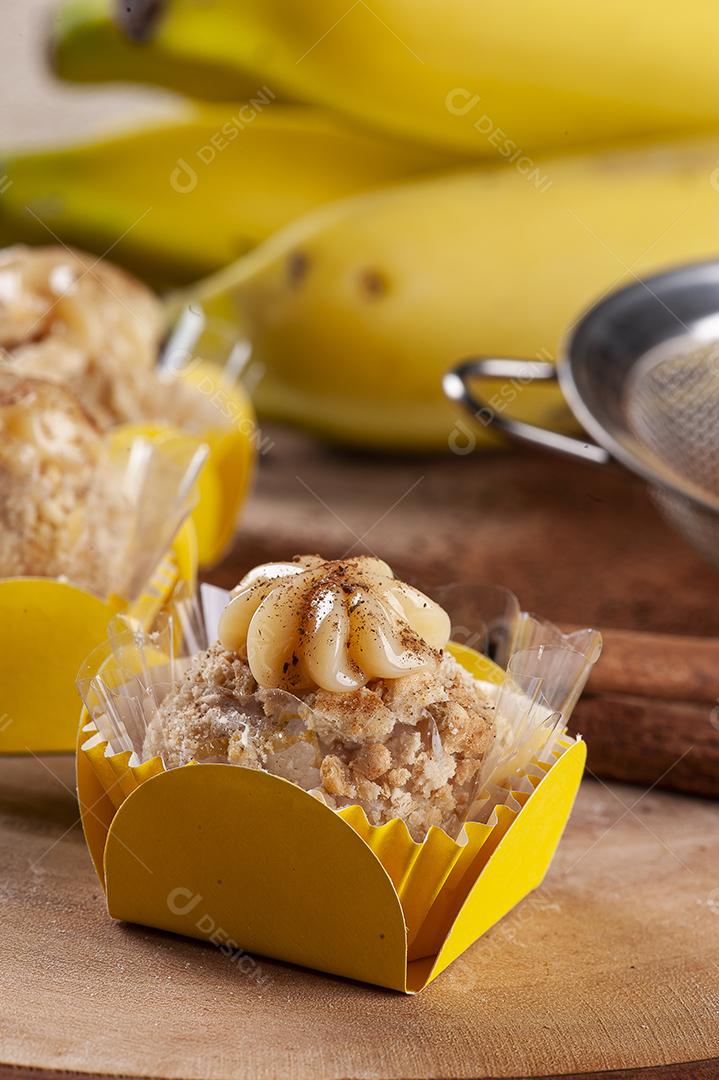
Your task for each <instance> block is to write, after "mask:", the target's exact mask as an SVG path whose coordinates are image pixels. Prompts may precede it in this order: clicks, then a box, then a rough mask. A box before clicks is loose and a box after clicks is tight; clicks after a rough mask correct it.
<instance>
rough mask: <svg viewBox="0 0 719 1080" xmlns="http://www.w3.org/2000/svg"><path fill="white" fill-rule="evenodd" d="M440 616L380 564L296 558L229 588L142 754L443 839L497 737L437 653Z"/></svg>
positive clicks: (484, 710) (450, 662) (476, 696)
mask: <svg viewBox="0 0 719 1080" xmlns="http://www.w3.org/2000/svg"><path fill="white" fill-rule="evenodd" d="M449 633H450V626H449V618H448V616H447V615H446V613H445V612H444V611H443V610H442V609H441V608H440V607H439V606H438V605H437V604H435V603H434V602H433V601H432V600H430V599H429V598H428V597H426V596H424V595H423V594H422V593H421V592H419V591H418V590H416V589H414V588H413V587H411V586H409V585H406V584H404V583H403V582H400V581H398V580H397V579H396V578H395V577H394V575H393V574H392V571H391V569H390V568H389V566H387V564H386V563H384V562H382V561H381V560H379V559H376V558H369V557H366V558H365V557H357V558H350V559H344V560H338V561H326V560H323V559H321V558H320V557H319V556H315V555H313V556H302V557H297V558H295V559H294V560H292V561H291V562H288V563H275V564H268V565H265V566H260V567H257V568H256V569H255V570H253V571H251V572H250V573H249V574H248V575H246V577H245V578H243V580H242V581H241V582H240V584H239V585H238V586H237V588H236V589H234V590H233V593H232V595H231V600H230V602H229V604H228V605H227V607H226V609H225V611H224V613H223V616H222V619H221V622H220V627H219V641H218V642H216V643H214V644H212V645H211V646H210V647H209V648H208V649H206V650H205V651H204V652H202V653H200V654H198V655H197V656H195V657H194V659H193V660H192V661H191V662H190V665H189V668H188V669H187V671H186V673H185V676H184V679H183V680H182V681H181V682H180V684H179V685H178V686H177V687H176V688H175V689H174V690H173V691H171V692H170V694H169V695H168V696H166V697H165V699H164V701H163V702H162V704H161V706H160V708H159V710H158V712H157V713H156V714H155V716H154V718H153V719H152V720H151V722H150V724H149V726H148V730H147V734H146V738H145V745H144V754H145V756H154V755H160V756H161V757H162V759H163V761H164V764H165V766H166V767H173V766H177V765H183V764H186V763H187V762H189V761H193V760H194V761H202V760H205V761H206V760H216V761H226V762H230V763H233V764H238V765H244V766H247V767H250V768H259V769H265V770H267V771H269V772H272V773H274V774H276V775H280V776H284V777H286V778H287V779H289V780H292V781H293V782H294V783H297V784H299V785H300V786H301V787H303V788H305V789H306V790H308V791H311V792H312V793H313V794H315V795H317V796H319V797H321V798H323V799H324V801H325V802H326V803H328V804H329V805H330V806H331V807H333V808H336V809H339V808H342V807H344V806H349V805H353V804H358V805H360V806H361V807H362V808H363V809H364V811H365V813H366V815H367V818H368V820H369V821H370V823H371V824H373V825H381V824H383V823H385V822H387V821H390V820H392V819H393V818H400V819H402V820H403V821H405V823H406V824H407V827H408V829H409V832H410V834H411V835H412V837H413V838H415V839H417V840H421V839H423V837H424V836H425V834H426V832H427V830H428V829H429V828H430V827H431V826H432V825H437V826H442V827H444V828H446V829H448V831H449V830H451V829H453V828H454V827H455V825H456V823H458V822H459V823H461V821H462V820H464V817H465V816H466V812H467V809H468V806H469V803H470V802H471V800H472V798H473V797H474V794H475V791H476V786H477V783H478V780H479V776H480V772H481V768H482V765H483V762H484V761H485V759H486V756H487V754H488V752H489V750H490V748H491V746H492V743H493V741H494V737H495V725H494V713H493V705H492V704H491V702H490V700H489V698H488V697H487V694H486V691H485V688H483V686H482V684H481V683H479V682H477V681H476V680H475V679H473V678H472V676H471V675H470V674H469V673H468V672H467V671H465V670H464V668H462V667H461V666H460V665H459V664H458V663H457V662H456V660H455V659H454V658H453V657H452V656H451V654H450V653H449V652H447V651H446V649H445V646H446V645H447V642H448V640H449Z"/></svg>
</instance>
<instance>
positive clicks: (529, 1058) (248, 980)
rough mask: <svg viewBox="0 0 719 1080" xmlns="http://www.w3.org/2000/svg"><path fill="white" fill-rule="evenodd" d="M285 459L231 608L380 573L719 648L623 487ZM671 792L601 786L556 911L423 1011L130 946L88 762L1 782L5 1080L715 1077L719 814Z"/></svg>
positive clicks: (447, 467)
mask: <svg viewBox="0 0 719 1080" xmlns="http://www.w3.org/2000/svg"><path fill="white" fill-rule="evenodd" d="M272 437H273V439H274V447H273V449H272V450H271V451H270V452H269V453H267V454H266V455H264V456H263V459H262V465H261V470H260V476H259V480H258V484H257V488H256V493H255V495H254V497H253V499H252V501H251V504H250V506H249V507H248V511H247V514H246V516H245V520H244V523H243V528H242V531H241V533H240V536H239V538H238V542H237V545H236V547H235V550H234V551H233V553H232V555H231V556H230V558H228V560H227V561H226V563H225V564H224V565H223V566H222V567H220V568H218V569H217V570H216V571H215V572H214V573H213V575H212V577H213V579H214V580H215V581H217V582H221V583H223V584H227V585H229V584H234V582H235V581H236V580H237V578H238V577H239V576H240V575H241V573H242V572H243V571H244V570H245V569H247V568H248V567H249V566H250V565H253V564H254V563H256V562H258V561H265V560H267V559H272V558H285V557H287V555H288V554H291V553H293V552H301V551H307V550H310V551H321V552H322V553H324V554H327V555H342V554H345V553H346V552H347V550H348V549H351V550H352V551H355V552H366V551H368V550H372V551H376V552H377V553H378V554H380V555H382V556H383V557H385V558H386V559H388V560H389V561H390V562H391V563H392V564H393V565H394V566H395V567H396V569H397V570H398V572H400V573H402V574H411V575H412V576H413V577H415V578H417V579H418V580H419V581H420V582H422V583H423V584H425V586H426V587H431V585H432V584H433V583H434V584H436V583H439V582H444V581H448V580H482V581H489V580H492V581H496V582H503V583H505V584H507V585H509V586H510V587H511V588H513V589H514V590H515V591H516V592H517V593H518V595H519V596H520V598H521V600H522V602H523V604H524V606H525V607H528V608H530V609H533V610H536V611H539V612H541V613H542V614H544V615H546V616H548V617H550V618H552V619H554V620H557V621H560V622H565V623H567V624H577V623H586V624H590V623H593V624H596V625H600V626H610V627H619V628H623V629H629V630H631V629H639V628H641V629H643V630H651V631H656V632H660V633H674V634H679V635H689V634H703V635H719V608H718V607H717V605H716V603H715V598H716V593H717V581H718V580H719V578H717V576H716V575H715V573H714V572H713V571H712V570H710V569H709V568H708V567H707V566H705V565H704V564H703V563H702V562H701V561H700V560H699V559H698V558H696V557H695V556H694V555H693V554H692V553H691V552H690V551H689V550H688V549H687V548H686V547H685V546H684V545H683V543H682V541H681V540H678V539H677V538H676V537H675V535H674V534H673V533H672V532H671V531H670V530H669V529H668V528H667V527H666V526H665V525H664V524H663V523H662V521H661V519H660V518H659V517H658V515H657V514H656V512H655V510H654V509H653V507H652V505H651V503H650V502H649V500H648V498H647V496H646V494H645V492H644V490H643V488H642V486H641V485H640V484H639V483H638V482H636V481H634V480H633V479H632V478H630V477H627V476H626V475H625V474H623V473H621V472H620V471H619V470H618V469H617V470H613V469H610V470H607V471H600V470H591V469H588V468H586V467H583V466H580V465H572V464H566V463H563V462H559V461H553V460H551V461H550V460H548V459H540V458H531V457H526V456H513V457H510V456H495V457H490V458H482V459H468V458H457V459H455V458H448V459H446V460H437V459H434V460H432V459H427V460H423V459H396V460H388V459H382V460H379V459H377V460H372V459H368V458H366V457H362V456H360V455H351V454H346V453H345V454H342V455H333V454H330V453H328V452H327V451H323V450H321V449H319V448H318V447H316V446H315V445H314V444H313V443H311V442H310V441H308V440H304V439H302V438H300V437H299V436H294V435H293V436H289V435H285V434H281V433H273V435H272ZM630 736H631V733H630V734H629V736H628V739H630ZM655 779H657V777H656V776H653V777H652V781H653V780H655ZM652 781H647V782H646V783H644V784H643V785H642V786H640V787H638V786H629V785H622V784H616V783H609V784H607V783H605V782H604V781H600V780H596V779H593V778H591V777H589V778H588V779H587V780H585V782H584V784H583V785H582V790H581V793H580V796H579V800H578V804H577V806H576V809H575V812H574V815H573V817H572V819H571V822H570V825H569V827H568V829H567V832H566V834H565V837H564V839H563V841H562V844H561V845H560V849H559V852H558V854H557V857H556V859H555V861H554V863H553V866H552V869H551V871H550V874H549V876H548V878H547V879H546V881H545V883H544V885H543V886H542V888H541V889H540V890H538V891H537V892H536V893H535V894H533V896H532V897H530V898H529V899H528V900H527V901H525V903H524V904H522V905H521V906H520V907H519V908H517V909H516V910H515V911H514V912H512V913H511V914H510V915H509V916H508V917H507V918H506V919H505V920H504V921H503V922H502V923H501V924H499V926H497V927H495V928H494V929H493V930H492V931H491V932H490V934H488V935H487V936H486V937H485V938H484V939H483V940H482V941H480V942H479V943H477V944H476V945H475V946H473V947H472V948H471V949H470V950H469V951H468V952H467V953H466V954H465V955H464V956H463V957H461V958H460V959H459V960H458V961H457V962H456V963H455V964H454V965H453V966H452V967H451V968H450V969H449V970H448V971H447V972H445V973H444V974H443V975H442V976H441V977H440V978H439V979H438V980H437V982H436V983H434V984H433V985H432V986H430V987H429V988H428V989H427V991H426V992H425V993H423V994H421V995H419V996H418V997H416V998H405V997H401V996H398V995H394V994H391V993H389V992H384V991H379V990H375V989H373V988H371V987H365V986H360V985H356V984H353V983H350V982H346V981H342V980H338V979H333V978H330V977H327V976H323V975H318V974H314V973H312V972H307V971H301V970H297V969H292V968H290V967H287V966H285V965H282V964H279V963H272V962H269V961H266V960H263V959H261V958H257V959H256V966H255V963H252V962H250V961H246V962H245V963H243V964H242V965H241V964H239V963H233V962H231V961H230V960H228V959H227V958H226V957H225V956H223V955H221V954H220V953H219V952H218V951H217V950H215V949H213V948H212V947H211V946H209V945H202V944H199V943H197V942H192V941H188V940H184V939H176V938H173V937H172V936H170V935H166V934H161V933H158V932H153V931H150V930H146V929H143V928H140V927H131V926H125V925H120V924H116V923H113V922H111V921H110V920H109V919H108V918H107V916H106V914H105V912H104V909H103V898H102V893H101V890H100V888H99V886H98V884H97V882H96V880H95V878H94V876H93V872H92V869H91V866H90V861H89V858H88V856H87V854H86V852H85V848H84V844H83V841H82V836H81V833H80V830H79V826H78V824H77V814H76V808H75V803H74V798H73V794H72V783H73V781H72V764H71V762H70V761H69V760H67V759H63V758H46V759H42V760H40V759H32V758H29V759H21V758H17V759H4V760H0V934H1V935H2V938H1V940H2V948H1V949H0V1063H2V1064H0V1077H7V1078H8V1080H9V1078H10V1077H12V1078H13V1080H17V1078H18V1077H20V1078H21V1080H22V1078H25V1080H35V1078H37V1080H39V1078H41V1077H43V1078H46V1077H49V1076H52V1077H56V1078H57V1080H60V1076H65V1077H66V1076H67V1075H70V1076H75V1075H77V1074H83V1075H85V1074H90V1075H91V1076H107V1075H121V1076H130V1077H146V1076H152V1077H163V1078H165V1077H167V1078H170V1077H172V1078H174V1077H186V1078H195V1077H197V1078H200V1077H202V1078H212V1080H214V1078H217V1080H224V1078H233V1080H235V1078H240V1080H243V1078H245V1077H247V1078H253V1080H254V1078H260V1080H264V1078H267V1080H269V1078H274V1077H287V1078H290V1080H305V1078H310V1077H311V1078H313V1080H314V1078H321V1080H324V1078H327V1080H330V1078H332V1080H339V1078H349V1077H353V1078H354V1077H356V1078H359V1077H362V1078H364V1080H375V1078H377V1080H379V1078H410V1077H437V1078H439V1077H512V1078H518V1077H550V1076H551V1077H556V1076H563V1077H578V1076H582V1077H585V1078H586V1077H595V1078H596V1077H600V1076H602V1077H608V1076H611V1077H614V1078H626V1080H628V1078H630V1077H631V1078H636V1080H640V1078H642V1080H653V1078H659V1077H661V1078H663V1080H670V1078H671V1080H674V1078H679V1077H681V1078H687V1080H689V1078H691V1080H709V1078H710V1077H711V1078H714V1077H717V1076H719V1022H718V1020H717V1016H718V1013H719V985H718V980H717V975H716V972H717V970H719V878H717V866H719V820H718V819H719V811H718V809H717V804H716V803H715V802H712V801H709V800H704V799H696V798H690V797H687V796H684V795H678V794H673V793H669V792H665V791H660V790H659V789H658V788H656V787H654V788H652V789H651V790H648V788H649V787H650V783H651V782H652ZM18 1070H19V1071H18Z"/></svg>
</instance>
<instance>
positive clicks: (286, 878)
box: [77, 724, 586, 993]
mask: <svg viewBox="0 0 719 1080" xmlns="http://www.w3.org/2000/svg"><path fill="white" fill-rule="evenodd" d="M81 743H82V745H81V748H80V749H79V752H78V756H77V770H78V772H77V781H78V797H79V801H80V809H81V815H82V820H83V828H84V830H85V837H86V840H87V843H88V847H89V849H90V853H91V855H92V858H93V861H94V864H95V868H96V870H97V873H98V876H99V878H100V881H101V882H102V884H103V887H104V889H105V893H106V896H107V905H108V910H109V913H110V915H111V916H113V917H114V918H116V919H124V920H127V921H130V922H136V923H141V924H143V925H146V926H152V927H156V928H158V929H161V930H169V931H172V932H173V933H177V934H185V935H188V936H190V937H195V938H200V939H202V940H209V941H213V942H214V943H215V944H222V945H223V947H225V948H231V949H235V948H242V949H246V950H248V951H250V952H253V953H258V954H262V955H264V956H270V957H274V958H276V959H278V960H283V961H287V962H290V963H294V964H300V965H303V966H305V967H310V968H316V969H318V970H320V971H325V972H329V973H332V974H335V975H342V976H346V977H348V978H352V979H358V980H361V981H363V982H369V983H375V984H377V985H380V986H385V987H389V988H391V989H394V990H399V991H403V992H405V993H415V992H417V991H419V990H421V989H423V987H425V986H426V985H427V984H428V983H429V982H431V981H432V979H434V978H435V977H436V976H437V975H438V974H439V973H440V972H441V971H443V970H444V968H446V967H447V966H448V964H450V963H451V962H452V961H453V960H454V959H456V958H457V957H458V956H459V955H460V954H461V953H462V952H464V950H465V949H467V948H468V947H469V946H470V945H471V944H472V943H473V942H475V941H476V940H477V939H478V938H479V937H481V936H482V934H484V933H485V931H486V930H488V929H489V928H490V927H491V926H493V925H494V924H495V923H496V922H498V920H499V919H501V918H502V917H503V916H504V915H505V914H506V913H507V912H508V911H510V909H511V908H512V907H514V905H515V904H517V903H518V902H519V901H520V900H521V899H522V898H523V897H524V896H526V894H527V893H528V892H530V891H531V890H532V889H534V888H535V887H536V886H537V885H539V883H540V882H541V880H542V878H543V877H544V874H545V872H546V870H547V868H548V866H549V864H550V862H551V859H552V856H553V854H554V851H555V849H556V846H557V844H558V842H559V839H560V836H561V834H562V831H563V829H564V826H565V824H566V822H567V819H568V817H569V814H570V811H571V807H572V804H573V802H574V798H575V796H576V793H577V790H578V787H579V783H580V781H581V777H582V772H583V769H584V762H585V757H586V749H585V746H584V743H582V742H573V741H572V740H567V741H566V742H565V743H564V744H563V746H562V747H561V749H560V750H559V751H557V752H555V755H554V757H553V764H551V765H542V764H539V763H533V765H532V766H531V767H530V770H528V773H527V775H528V776H529V778H530V780H531V787H530V789H529V790H528V791H517V792H516V793H515V795H514V796H513V797H511V798H510V799H509V801H508V804H507V805H505V806H501V807H499V808H498V810H497V811H496V812H495V814H494V815H493V819H491V820H490V823H489V824H487V825H483V824H479V823H470V824H468V825H467V827H466V831H467V836H468V842H467V843H466V844H465V845H460V844H457V843H455V842H454V841H453V840H451V839H450V838H449V837H448V836H446V834H444V833H443V832H441V830H439V829H433V830H431V831H430V833H429V835H428V837H427V839H426V840H425V842H424V843H423V844H415V843H414V842H413V841H412V840H411V839H410V837H409V834H408V832H407V830H406V827H405V826H404V824H403V823H402V822H398V821H395V822H390V823H389V824H388V825H385V826H382V827H380V828H377V827H373V826H370V825H368V823H367V820H366V818H365V817H364V814H363V813H362V811H361V810H359V808H357V807H350V808H348V809H347V810H344V811H341V812H340V813H335V812H334V811H333V810H331V809H329V808H328V807H327V806H325V805H324V804H323V803H321V802H320V801H318V800H317V799H315V798H313V797H312V796H311V795H309V794H307V793H306V792H305V791H303V790H301V789H300V788H298V787H296V786H295V785H294V784H291V783H289V782H288V781H286V780H283V779H281V778H279V777H276V776H271V775H269V774H267V773H264V772H260V771H257V770H252V769H246V768H241V767H239V766H236V765H227V764H204V763H203V764H200V765H187V766H183V767H181V768H176V769H172V770H170V771H165V770H164V768H163V765H162V763H161V761H160V760H159V759H158V758H155V759H153V760H151V761H148V762H146V763H144V764H142V765H140V766H133V765H131V763H130V755H129V753H124V754H115V755H109V754H108V748H107V744H106V743H104V742H102V741H101V739H100V736H99V735H98V734H97V733H96V731H95V729H94V725H92V724H89V725H87V727H86V728H85V729H83V732H81Z"/></svg>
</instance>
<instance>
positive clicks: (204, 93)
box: [50, 0, 259, 101]
mask: <svg viewBox="0 0 719 1080" xmlns="http://www.w3.org/2000/svg"><path fill="white" fill-rule="evenodd" d="M114 7H115V5H114V3H113V0H69V2H68V3H66V4H63V5H62V7H61V8H60V9H59V11H58V12H57V17H56V19H55V20H54V24H53V29H52V35H51V39H50V60H51V63H52V67H53V70H54V71H55V74H56V75H59V76H60V77H61V78H63V79H68V80H71V81H73V82H83V83H84V82H139V83H149V84H150V85H154V86H164V87H167V88H168V89H170V90H178V91H180V92H181V93H184V94H189V95H190V96H191V97H199V98H203V99H204V100H207V101H246V100H247V99H248V98H250V97H252V96H253V94H254V93H255V92H256V91H257V90H258V89H259V84H258V81H257V78H256V77H255V76H253V75H250V74H248V73H245V72H242V71H239V70H238V68H237V65H236V64H232V65H230V66H229V67H228V66H227V65H225V64H223V63H221V62H217V61H216V60H214V59H213V58H212V57H210V58H209V59H205V58H204V57H202V56H194V55H192V54H191V53H188V54H187V55H184V56H183V55H178V54H177V53H176V51H175V50H173V49H172V48H166V47H164V45H163V44H159V46H153V47H150V48H146V47H145V46H144V45H143V44H142V42H138V41H133V40H132V38H130V37H128V36H127V35H126V34H124V33H123V32H122V29H121V28H120V27H119V26H118V25H117V23H116V22H115V21H114V19H113V17H112V15H113V9H114Z"/></svg>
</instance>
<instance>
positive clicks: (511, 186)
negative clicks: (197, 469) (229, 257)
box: [194, 137, 719, 448]
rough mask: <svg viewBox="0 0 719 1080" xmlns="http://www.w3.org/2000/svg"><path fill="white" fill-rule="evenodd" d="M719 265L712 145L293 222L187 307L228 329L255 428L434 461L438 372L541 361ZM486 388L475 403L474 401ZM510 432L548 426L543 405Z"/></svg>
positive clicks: (715, 145) (446, 410)
mask: <svg viewBox="0 0 719 1080" xmlns="http://www.w3.org/2000/svg"><path fill="white" fill-rule="evenodd" d="M717 251H719V137H714V138H711V139H703V140H701V141H691V142H687V143H676V144H675V145H666V146H656V147H641V148H634V149H632V150H626V151H622V150H619V151H612V152H605V153H600V154H596V153H595V154H592V155H586V156H576V157H557V158H555V159H551V160H547V161H546V162H545V164H544V165H543V167H542V171H541V175H540V177H539V179H537V178H534V179H530V178H529V177H527V176H524V175H522V174H521V173H520V172H518V171H516V170H514V169H508V168H495V169H474V170H469V171H465V172H457V173H454V174H451V175H448V176H445V177H439V178H433V179H428V180H419V181H415V182H413V183H412V184H407V185H401V186H397V187H395V188H394V189H393V190H387V191H383V192H379V193H376V194H371V195H365V196H359V197H355V198H354V199H351V200H347V201H345V202H344V203H343V204H339V205H336V206H333V207H327V208H324V209H321V210H319V211H316V212H315V213H314V214H311V215H308V216H307V217H305V218H304V219H302V220H301V221H299V222H296V223H295V224H293V225H291V226H289V227H288V228H287V229H285V230H284V231H282V232H281V233H279V234H278V235H277V236H275V237H273V238H271V239H270V240H269V241H267V242H266V243H265V244H263V245H262V246H261V247H259V248H257V249H256V250H255V251H254V252H252V253H250V254H249V255H247V256H246V257H245V258H244V259H242V260H240V261H239V262H237V263H236V264H235V265H234V266H232V267H230V268H228V269H226V270H224V271H222V272H220V273H219V274H218V275H217V276H215V277H214V278H211V279H210V280H208V281H206V282H204V283H203V284H202V285H201V286H200V287H199V288H196V289H195V290H194V295H196V296H199V298H200V299H201V301H202V303H203V304H204V305H205V306H206V308H207V310H208V311H209V312H211V313H212V312H214V313H215V314H217V315H221V316H222V317H223V318H224V319H236V320H239V323H240V325H242V326H244V327H245V328H246V331H247V333H248V335H249V339H250V341H251V344H252V347H253V353H254V356H255V357H256V358H257V359H258V360H259V361H261V363H262V364H263V365H264V368H265V376H264V379H263V380H262V381H261V382H260V384H259V387H258V391H257V404H258V406H259V408H260V410H261V412H262V413H264V415H268V416H273V417H277V418H281V419H283V420H288V421H292V422H293V423H296V424H299V425H304V426H306V427H309V428H312V429H314V430H315V431H317V432H320V433H322V434H323V435H325V436H329V437H330V438H335V439H341V440H344V441H348V440H349V441H353V442H356V443H359V444H363V445H374V446H378V447H379V446H395V447H402V448H410V447H411V448H432V447H441V446H445V447H446V445H447V440H448V438H451V437H452V432H453V431H455V430H456V428H455V424H456V413H455V411H454V409H453V408H452V407H451V406H450V405H449V404H448V403H446V402H445V401H444V400H443V398H442V391H441V377H442V373H443V372H444V371H445V370H446V369H447V368H448V367H449V366H450V365H451V364H453V363H455V362H456V361H457V360H458V359H460V358H462V357H464V356H466V355H468V354H472V353H485V354H490V355H492V354H494V355H510V356H525V357H536V356H540V357H547V358H548V357H551V356H555V355H556V351H557V348H558V344H559V342H560V339H561V337H562V336H563V334H564V332H565V331H566V329H567V327H568V326H569V324H570V323H571V321H572V319H573V318H574V317H576V316H577V314H578V313H579V312H580V311H581V310H582V308H583V307H584V306H585V305H587V304H589V303H590V302H591V301H592V300H594V299H595V298H596V297H597V296H598V295H599V294H601V293H602V292H603V291H604V290H608V289H610V288H611V287H612V286H614V285H618V284H619V283H620V282H622V281H624V280H627V279H631V278H633V277H635V276H636V275H641V274H644V273H646V272H647V271H651V270H654V269H656V268H659V267H665V266H667V265H672V264H674V263H677V262H680V261H684V260H689V259H693V258H702V257H709V256H712V255H716V253H717ZM496 389H497V388H496V387H495V388H492V387H489V388H488V389H487V393H488V394H491V393H493V392H494V391H495V390H496ZM515 389H516V395H514V396H516V401H514V402H512V404H511V409H512V411H513V413H514V414H515V415H518V416H521V417H522V418H525V419H528V420H532V421H534V422H539V423H545V424H548V425H549V426H554V427H557V426H561V424H562V423H563V422H566V421H567V411H566V407H565V406H564V404H563V402H562V401H561V399H560V397H559V392H558V391H548V390H547V389H546V387H536V388H532V387H531V386H528V387H525V388H521V387H517V388H515Z"/></svg>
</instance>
